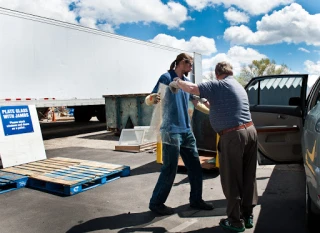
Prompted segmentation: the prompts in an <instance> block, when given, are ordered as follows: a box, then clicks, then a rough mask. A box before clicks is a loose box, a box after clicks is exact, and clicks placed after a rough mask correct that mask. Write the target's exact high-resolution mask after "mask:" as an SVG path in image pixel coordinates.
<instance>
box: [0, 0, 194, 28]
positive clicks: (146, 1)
mask: <svg viewBox="0 0 320 233" xmlns="http://www.w3.org/2000/svg"><path fill="white" fill-rule="evenodd" d="M71 3H73V4H74V5H73V6H74V9H73V10H72V11H70V10H69V5H70V4H71ZM0 7H4V8H9V9H12V10H17V11H22V12H25V13H30V14H35V15H39V16H43V17H47V18H53V19H56V20H61V21H66V22H70V23H78V22H77V21H76V20H75V19H76V18H77V17H80V18H81V19H80V22H79V23H80V24H81V25H83V26H87V27H91V28H96V29H102V30H106V31H108V32H113V31H114V30H115V29H116V28H117V27H118V26H119V25H120V24H124V23H139V22H142V23H144V24H149V23H152V22H155V23H158V24H163V25H166V26H168V28H170V29H171V28H178V29H180V30H183V28H180V25H181V24H182V23H183V22H185V21H186V20H190V19H191V18H190V17H189V16H188V11H187V8H186V7H184V6H183V5H181V4H180V3H176V2H172V1H169V2H168V3H167V4H164V3H162V2H161V0H134V1H128V0H106V1H101V0H74V1H73V0H28V1H23V0H0ZM155 9H156V10H155ZM97 21H99V22H104V23H100V24H98V25H97ZM103 24H105V25H103Z"/></svg>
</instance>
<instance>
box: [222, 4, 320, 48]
mask: <svg viewBox="0 0 320 233" xmlns="http://www.w3.org/2000/svg"><path fill="white" fill-rule="evenodd" d="M319 21H320V14H315V15H310V14H309V13H308V12H307V11H306V10H304V9H303V8H302V7H301V6H300V5H299V4H296V3H293V4H291V5H290V6H287V7H284V8H283V9H282V10H279V11H274V12H273V13H272V14H271V15H265V16H263V17H262V19H261V21H258V22H257V31H256V32H253V31H251V29H250V28H248V27H247V26H244V25H241V26H232V27H230V28H228V29H226V30H225V32H224V38H225V39H226V40H229V41H230V42H231V43H232V44H252V45H262V44H276V43H282V42H287V43H301V42H305V43H306V44H308V45H320V27H319V23H318V22H319Z"/></svg>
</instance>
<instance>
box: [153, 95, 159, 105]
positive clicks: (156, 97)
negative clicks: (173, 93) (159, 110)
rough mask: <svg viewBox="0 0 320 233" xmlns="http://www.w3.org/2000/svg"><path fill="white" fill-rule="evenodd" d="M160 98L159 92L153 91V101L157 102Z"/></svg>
mask: <svg viewBox="0 0 320 233" xmlns="http://www.w3.org/2000/svg"><path fill="white" fill-rule="evenodd" d="M160 100H161V97H160V93H155V95H154V100H153V103H154V104H157V103H159V102H160Z"/></svg>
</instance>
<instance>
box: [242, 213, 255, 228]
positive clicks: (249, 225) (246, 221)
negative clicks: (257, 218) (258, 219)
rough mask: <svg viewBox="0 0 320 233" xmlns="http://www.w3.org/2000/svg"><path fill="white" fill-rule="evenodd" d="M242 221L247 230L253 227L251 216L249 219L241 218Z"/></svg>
mask: <svg viewBox="0 0 320 233" xmlns="http://www.w3.org/2000/svg"><path fill="white" fill-rule="evenodd" d="M243 221H244V226H245V227H246V228H247V229H250V228H252V227H253V216H252V215H250V216H249V217H243Z"/></svg>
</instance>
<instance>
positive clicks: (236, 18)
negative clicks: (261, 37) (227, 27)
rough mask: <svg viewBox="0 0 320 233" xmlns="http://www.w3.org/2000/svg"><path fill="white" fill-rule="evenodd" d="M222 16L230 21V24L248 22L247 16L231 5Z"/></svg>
mask: <svg viewBox="0 0 320 233" xmlns="http://www.w3.org/2000/svg"><path fill="white" fill-rule="evenodd" d="M224 17H225V18H226V19H227V20H228V21H230V23H231V24H239V23H247V22H249V16H248V15H247V14H246V13H244V12H241V11H238V10H236V9H235V8H233V7H231V8H229V9H228V11H226V12H224Z"/></svg>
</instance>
